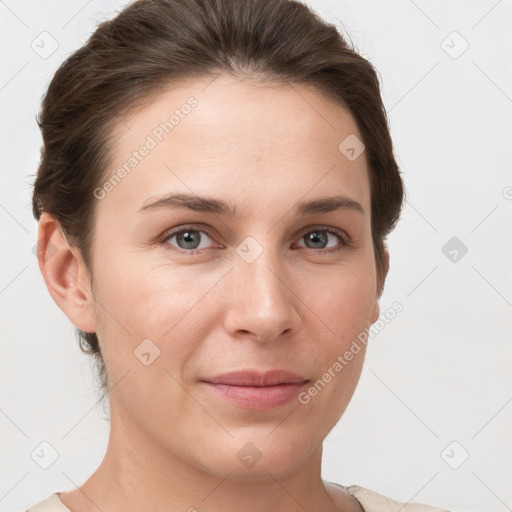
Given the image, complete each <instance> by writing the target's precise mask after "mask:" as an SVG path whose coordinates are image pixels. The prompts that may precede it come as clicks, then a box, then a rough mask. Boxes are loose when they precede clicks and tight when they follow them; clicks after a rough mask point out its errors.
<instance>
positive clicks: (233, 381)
mask: <svg viewBox="0 0 512 512" xmlns="http://www.w3.org/2000/svg"><path fill="white" fill-rule="evenodd" d="M306 380H308V379H306V378H305V377H301V376H300V375H297V374H296V373H294V372H290V371H288V370H269V371H265V372H261V371H258V370H242V371H237V372H229V373H223V374H222V375H217V376H215V377H208V378H205V379H203V381H205V382H210V383H211V384H229V385H232V386H275V385H278V384H301V383H303V382H305V381H306Z"/></svg>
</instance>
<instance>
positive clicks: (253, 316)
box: [229, 236, 294, 339]
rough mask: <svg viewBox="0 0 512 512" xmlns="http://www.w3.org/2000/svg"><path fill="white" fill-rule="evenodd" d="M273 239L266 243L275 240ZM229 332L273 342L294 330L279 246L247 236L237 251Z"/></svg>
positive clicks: (291, 298) (290, 296) (291, 302)
mask: <svg viewBox="0 0 512 512" xmlns="http://www.w3.org/2000/svg"><path fill="white" fill-rule="evenodd" d="M272 239H273V237H272V236H268V237H266V240H267V241H268V240H272ZM236 252H237V258H236V259H235V269H234V270H235V272H234V274H233V276H232V279H235V282H236V286H235V287H234V290H235V291H234V295H233V301H232V302H230V304H231V312H230V315H229V317H230V318H231V322H230V329H232V330H233V329H234V330H244V331H250V332H252V333H253V334H254V335H256V336H257V337H259V338H261V339H264V338H267V339H271V338H273V337H277V336H279V335H280V334H281V333H282V332H283V331H285V330H287V329H289V328H291V327H293V326H292V323H293V311H294V308H293V293H291V291H290V289H289V284H288V283H287V280H288V279H287V277H286V271H285V264H284V261H283V260H282V259H281V258H280V255H279V251H278V250H277V248H276V247H274V246H272V247H270V245H269V244H268V243H267V244H265V243H264V242H263V241H257V240H256V239H255V238H253V237H247V238H246V239H245V240H244V241H243V242H242V243H241V244H240V245H239V246H238V247H237V249H236Z"/></svg>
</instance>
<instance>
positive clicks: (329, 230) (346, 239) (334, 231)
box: [161, 225, 353, 256]
mask: <svg viewBox="0 0 512 512" xmlns="http://www.w3.org/2000/svg"><path fill="white" fill-rule="evenodd" d="M185 231H197V232H199V233H205V234H206V235H208V236H209V237H210V238H211V239H212V240H213V239H214V236H213V235H212V234H211V233H210V231H209V230H208V229H205V228H203V227H201V228H199V227H198V226H194V225H190V226H183V227H181V228H179V229H177V230H175V231H171V232H169V233H166V234H165V235H164V236H163V237H162V239H161V244H163V245H165V246H166V247H172V249H170V250H172V251H176V252H178V253H179V254H187V255H189V256H192V255H194V254H197V253H200V252H201V251H205V250H207V249H191V250H189V251H187V250H185V249H180V248H179V247H175V246H171V245H170V244H169V243H168V240H169V239H170V238H173V237H174V236H176V235H179V234H180V233H183V232H185ZM315 231H321V232H326V233H329V234H332V235H335V236H336V237H338V238H339V240H340V242H341V243H340V245H338V246H336V247H331V248H330V249H318V250H316V249H309V250H310V251H313V252H315V253H320V254H332V253H337V252H341V251H342V250H344V249H346V248H347V247H349V246H351V245H352V243H353V241H352V240H351V239H350V238H349V237H348V236H347V235H346V233H345V232H344V231H341V230H340V229H336V228H331V227H329V228H327V227H322V226H318V227H314V228H312V229H308V230H307V231H304V232H303V233H302V234H301V235H300V237H299V239H301V238H303V237H304V236H305V235H307V234H308V233H313V232H315Z"/></svg>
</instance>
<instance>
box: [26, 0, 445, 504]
mask: <svg viewBox="0 0 512 512" xmlns="http://www.w3.org/2000/svg"><path fill="white" fill-rule="evenodd" d="M39 124H40V127H41V130H42V133H43V139H44V151H43V153H42V159H41V163H40V167H39V170H38V175H37V178H36V181H35V185H34V196H33V211H34V215H35V217H36V219H37V220H38V221H39V247H38V254H39V265H40V269H41V272H42V274H43V276H44V279H45V282H46V285H47V287H48V290H49V291H50V294H51V295H52V297H53V299H54V300H55V302H56V303H57V304H58V306H59V307H60V308H61V309H62V310H63V311H64V313H65V314H66V315H67V316H68V318H69V319H70V320H71V322H72V323H73V324H74V325H75V326H76V327H77V329H78V330H79V333H80V336H81V343H82V344H83V350H84V351H87V352H89V353H91V354H93V355H94V356H95V358H96V360H97V362H98V365H99V370H100V376H101V384H102V391H103V393H104V395H103V396H108V398H109V405H110V414H111V431H110V438H109V444H108V448H107V452H106V454H105V457H104V459H103V461H102V463H101V464H100V466H99V467H98V468H97V470H96V471H95V472H94V473H93V474H92V475H91V476H90V478H89V479H88V480H87V481H86V482H85V483H84V484H83V485H81V486H80V487H79V488H77V489H74V490H72V491H67V492H60V493H53V494H52V495H51V496H49V497H48V498H47V499H46V500H44V501H43V502H41V503H39V504H37V505H35V506H33V507H32V508H30V509H29V510H30V511H31V512H34V511H43V510H44V511H65V510H71V511H73V512H88V511H93V510H94V511H97V510H102V511H114V510H124V511H127V512H130V511H132V510H133V511H135V510H137V511H139V510H155V511H156V510H166V511H171V512H173V511H178V510H180V511H181V510H188V511H194V510H199V511H201V510H209V511H217V510H219V511H220V510H222V511H223V512H226V511H230V510H233V511H234V510H237V511H238V510H245V511H255V512H256V511H262V510H273V511H274V512H288V511H295V510H309V511H313V510H315V511H316V510H317V511H320V510H321V511H322V512H331V511H347V512H348V511H362V510H364V511H366V512H377V511H378V512H382V511H391V510H393V511H394V510H401V509H404V510H409V511H416V512H420V511H439V510H442V509H440V508H434V507H430V506H427V505H419V504H405V503H401V502H398V501H395V500H392V499H391V498H387V497H385V496H382V495H381V494H379V493H377V492H375V491H371V490H369V489H365V488H363V487H360V486H357V485H350V486H344V485H341V484H338V483H334V482H326V481H323V480H322V478H321V461H322V443H323V440H324V439H325V437H326V436H327V434H328V433H329V432H330V431H331V430H332V428H333V427H334V426H335V425H336V423H337V422H338V421H339V419H340V418H341V416H342V414H343V412H344V411H345V409H346V407H347V405H348V403H349V402H350V399H351V397H352V395H353V393H354V390H355V388H356V386H357V383H358V380H359V376H360V374H361V369H362V365H363V361H364V355H365V349H366V344H365V338H364V336H363V335H362V334H363V333H365V332H367V329H368V328H369V327H370V326H371V325H372V324H373V323H374V322H375V321H376V320H377V319H378V317H379V313H380V310H379V299H380V296H381V294H382V291H383V287H384V281H385V278H386V274H387V271H388V267H389V254H388V251H387V248H386V243H385V242H386V237H387V235H388V234H389V233H390V232H391V230H392V229H393V228H394V226H395V224H396V222H397V221H398V218H399V215H400V210H401V206H402V201H403V185H402V180H401V176H400V173H399V169H398V166H397V164H396V162H395V159H394V156H393V147H392V141H391V138H390V135H389V131H388V125H387V120H386V115H385V110H384V108H383V105H382V99H381V96H380V90H379V83H378V79H377V75H376V72H375V70H374V69H373V67H372V66H371V64H370V63H369V62H367V61H366V60H365V59H363V58H362V57H361V56H360V55H358V54H357V53H356V52H355V51H353V50H352V49H351V48H350V47H349V46H348V45H347V44H346V42H345V41H344V40H343V39H342V37H341V36H340V34H339V33H338V32H337V31H336V29H335V28H334V27H333V26H330V25H328V24H326V23H325V22H323V21H322V20H321V19H320V18H318V17H317V16H316V15H315V14H314V13H313V12H312V11H310V10H309V9H308V8H307V7H306V6H304V5H302V4H299V3H297V2H294V1H290V0H276V1H273V2H265V1H262V0H168V1H162V0H159V1H156V0H146V1H137V2H134V3H132V4H131V5H129V6H128V7H126V8H125V9H124V10H123V11H122V12H121V13H120V14H119V15H118V16H117V17H116V18H115V19H113V20H111V21H108V22H104V23H102V24H101V25H100V26H99V27H98V28H97V30H96V31H95V33H94V34H93V35H92V36H91V38H90V39H89V41H87V43H86V44H85V45H84V46H83V47H82V48H81V49H79V50H78V51H77V52H75V53H74V54H73V55H72V56H71V57H70V58H69V59H68V60H67V61H66V62H65V63H64V64H63V65H62V66H61V68H60V69H59V70H58V71H57V73H56V74H55V76H54V78H53V80H52V82H51V84H50V86H49V89H48V92H47V94H46V96H45V98H44V101H43V107H42V112H41V115H40V118H39Z"/></svg>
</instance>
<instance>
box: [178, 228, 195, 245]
mask: <svg viewBox="0 0 512 512" xmlns="http://www.w3.org/2000/svg"><path fill="white" fill-rule="evenodd" d="M195 233H197V232H196V231H182V232H181V233H180V234H179V235H178V240H182V241H183V242H184V244H185V247H182V248H183V249H195V248H196V247H197V246H198V245H199V243H198V242H199V238H198V237H197V235H196V234H195Z"/></svg>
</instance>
